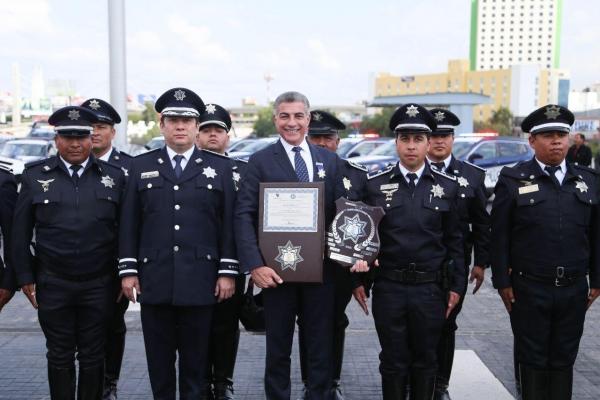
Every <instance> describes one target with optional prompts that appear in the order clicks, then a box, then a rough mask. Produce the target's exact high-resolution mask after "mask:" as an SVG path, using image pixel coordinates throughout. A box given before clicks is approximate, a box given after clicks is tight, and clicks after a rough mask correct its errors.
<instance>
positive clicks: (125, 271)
mask: <svg viewBox="0 0 600 400" xmlns="http://www.w3.org/2000/svg"><path fill="white" fill-rule="evenodd" d="M131 273H134V274H137V270H135V269H124V270H121V271H119V276H121V275H123V274H131Z"/></svg>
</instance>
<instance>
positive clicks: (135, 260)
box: [119, 258, 137, 264]
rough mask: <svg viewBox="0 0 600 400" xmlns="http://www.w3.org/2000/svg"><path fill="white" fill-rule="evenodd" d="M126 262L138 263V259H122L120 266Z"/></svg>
mask: <svg viewBox="0 0 600 400" xmlns="http://www.w3.org/2000/svg"><path fill="white" fill-rule="evenodd" d="M125 262H137V259H136V258H121V259H120V260H119V264H120V263H125Z"/></svg>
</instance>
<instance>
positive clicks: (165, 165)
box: [156, 146, 177, 182]
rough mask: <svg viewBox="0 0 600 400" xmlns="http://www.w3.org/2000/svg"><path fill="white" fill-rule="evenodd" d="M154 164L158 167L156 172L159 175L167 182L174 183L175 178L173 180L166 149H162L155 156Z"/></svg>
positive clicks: (173, 175) (173, 173) (172, 171)
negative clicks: (158, 172)
mask: <svg viewBox="0 0 600 400" xmlns="http://www.w3.org/2000/svg"><path fill="white" fill-rule="evenodd" d="M156 164H157V165H158V170H159V171H160V174H161V175H162V176H163V177H164V178H165V179H167V180H169V181H171V182H176V181H177V178H175V171H174V170H173V165H172V164H171V159H170V158H169V153H167V147H166V146H165V147H163V148H162V149H160V151H158V152H157V154H156Z"/></svg>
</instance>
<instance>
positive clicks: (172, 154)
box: [166, 146, 194, 171]
mask: <svg viewBox="0 0 600 400" xmlns="http://www.w3.org/2000/svg"><path fill="white" fill-rule="evenodd" d="M166 147H167V154H168V155H169V160H171V166H172V167H173V169H175V165H176V164H177V163H176V162H175V160H174V159H173V157H175V156H176V155H178V154H179V153H176V152H175V150H173V149H171V148H170V147H169V146H166ZM193 153H194V146H192V147H190V149H189V150H186V152H185V153H182V154H180V155H182V156H183V159H182V160H181V170H182V171H183V170H184V169H185V166H186V165H187V163H188V161H190V158H191V157H192V154H193Z"/></svg>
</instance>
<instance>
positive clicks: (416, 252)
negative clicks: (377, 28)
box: [355, 104, 466, 400]
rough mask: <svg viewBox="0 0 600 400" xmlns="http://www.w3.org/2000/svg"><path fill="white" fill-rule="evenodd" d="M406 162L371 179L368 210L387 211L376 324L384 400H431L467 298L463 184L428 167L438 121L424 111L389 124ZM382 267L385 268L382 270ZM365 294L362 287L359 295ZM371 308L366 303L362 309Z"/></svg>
mask: <svg viewBox="0 0 600 400" xmlns="http://www.w3.org/2000/svg"><path fill="white" fill-rule="evenodd" d="M390 129H391V130H392V131H394V132H395V133H396V147H397V151H398V155H399V158H400V160H399V162H398V163H397V164H396V165H391V166H389V167H387V168H385V169H383V170H381V171H379V172H377V173H374V174H371V175H369V177H368V182H367V193H366V196H365V203H367V204H370V205H373V206H380V207H382V208H383V209H384V210H385V212H386V214H385V216H384V217H383V219H382V221H381V222H380V225H379V236H380V239H381V248H380V252H379V257H378V264H377V263H376V268H375V283H374V287H373V317H374V319H375V328H376V329H377V335H378V337H379V343H380V344H381V353H380V355H379V359H380V366H379V371H380V373H381V379H382V388H383V398H384V400H399V399H404V398H405V397H406V395H407V393H406V388H407V381H408V380H409V376H410V398H411V399H414V400H426V399H427V400H430V399H431V398H432V397H433V394H434V389H435V381H436V373H437V354H436V349H437V345H438V343H439V340H440V336H441V334H442V330H443V327H444V323H445V318H447V317H448V316H449V315H450V314H451V313H452V311H453V309H454V307H456V305H457V304H458V303H459V301H460V298H461V297H462V296H463V295H464V291H465V286H466V276H465V274H464V249H463V244H462V235H461V229H460V223H459V214H458V209H457V202H456V199H457V194H458V184H457V182H456V180H457V179H456V177H454V176H451V175H447V174H445V173H444V172H439V171H436V170H435V169H433V168H430V166H429V164H427V162H426V159H425V157H426V155H427V148H428V146H429V136H430V134H431V132H432V131H434V130H435V129H436V122H435V119H434V117H433V116H432V115H431V114H430V113H429V111H427V109H425V108H424V107H422V106H420V105H418V104H407V105H404V106H402V107H400V108H398V109H397V110H396V112H394V114H393V115H392V118H391V120H390ZM377 265H378V267H377ZM358 291H363V292H364V288H363V287H362V286H359V287H358V288H356V289H355V297H356V292H358ZM362 306H363V308H366V304H362Z"/></svg>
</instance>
